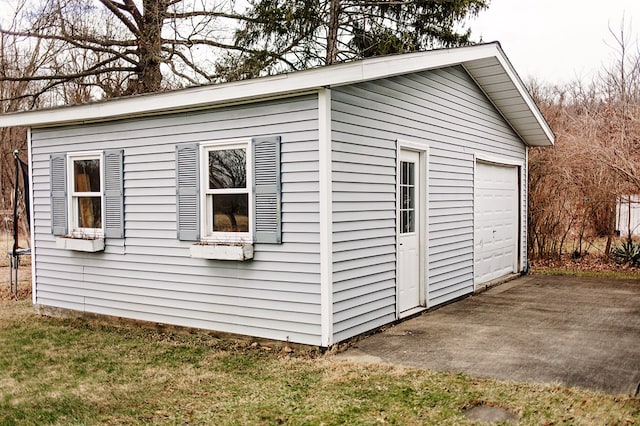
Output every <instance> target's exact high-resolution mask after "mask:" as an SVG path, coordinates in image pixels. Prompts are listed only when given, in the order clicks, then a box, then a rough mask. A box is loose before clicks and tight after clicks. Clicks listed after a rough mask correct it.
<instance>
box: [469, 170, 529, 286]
mask: <svg viewBox="0 0 640 426" xmlns="http://www.w3.org/2000/svg"><path fill="white" fill-rule="evenodd" d="M518 198H519V191H518V168H517V167H513V166H501V165H495V164H487V163H480V162H479V163H477V165H476V185H475V197H474V201H475V208H474V214H475V248H474V253H475V282H476V285H478V284H482V283H484V282H487V281H491V280H493V279H495V278H499V277H501V276H504V275H507V274H510V273H513V272H515V269H516V267H517V256H518V234H519V231H518V219H519V216H520V215H519V208H518V206H519V203H518Z"/></svg>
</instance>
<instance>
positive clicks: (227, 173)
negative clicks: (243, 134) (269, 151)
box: [200, 141, 253, 242]
mask: <svg viewBox="0 0 640 426" xmlns="http://www.w3.org/2000/svg"><path fill="white" fill-rule="evenodd" d="M200 158H201V173H202V176H201V184H200V188H202V191H201V206H202V208H201V212H202V218H201V221H200V224H201V236H202V239H203V240H205V241H214V242H251V240H252V237H251V236H252V229H251V228H252V214H253V196H252V194H251V182H252V179H251V170H252V168H251V150H250V141H231V142H222V143H215V144H206V145H202V146H201V156H200Z"/></svg>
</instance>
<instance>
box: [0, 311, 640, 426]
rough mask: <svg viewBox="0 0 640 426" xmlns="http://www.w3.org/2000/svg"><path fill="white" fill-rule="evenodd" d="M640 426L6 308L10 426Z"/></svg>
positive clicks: (541, 403)
mask: <svg viewBox="0 0 640 426" xmlns="http://www.w3.org/2000/svg"><path fill="white" fill-rule="evenodd" d="M477 405H491V406H499V407H503V408H506V409H508V410H510V411H511V412H513V413H515V414H516V415H518V416H519V418H520V424H535V425H538V424H640V399H638V398H630V397H626V396H620V395H618V396H614V395H607V394H602V393H597V392H592V391H587V390H582V389H575V388H566V387H563V386H559V385H552V384H550V385H534V384H525V383H507V382H499V381H493V380H485V379H477V378H473V377H469V376H466V375H463V374H445V373H434V372H430V371H422V370H416V369H409V368H400V367H391V366H383V365H374V364H356V363H349V362H346V361H340V360H336V359H335V358H334V357H333V356H332V355H331V354H324V355H321V354H320V353H318V352H317V351H314V350H311V349H306V350H305V349H303V348H296V350H295V352H293V353H288V351H284V350H282V347H281V346H279V345H277V344H274V345H273V346H272V347H264V346H261V345H256V344H253V345H251V343H250V342H241V341H234V340H229V339H219V338H215V337H213V336H212V335H209V334H207V333H205V332H194V333H191V334H189V333H186V332H185V333H180V334H176V333H169V332H163V333H161V332H158V331H155V330H149V329H143V328H139V327H134V326H131V327H122V326H118V325H116V324H113V323H106V322H102V321H98V320H78V319H74V320H70V319H57V318H46V317H39V316H37V315H35V314H33V313H32V310H31V305H30V301H19V302H15V301H0V424H1V425H12V424H19V425H30V424H33V425H35V424H37V425H42V424H60V425H68V424H74V425H75V424H117V425H121V424H238V425H244V424H310V425H320V424H326V425H331V424H362V425H365V424H456V425H457V424H470V423H471V422H470V421H469V420H467V419H466V417H465V415H464V411H465V409H468V408H471V407H474V406H477Z"/></svg>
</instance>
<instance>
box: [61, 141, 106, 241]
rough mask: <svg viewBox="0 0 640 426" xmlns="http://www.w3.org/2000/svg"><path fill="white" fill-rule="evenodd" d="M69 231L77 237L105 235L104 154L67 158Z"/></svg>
mask: <svg viewBox="0 0 640 426" xmlns="http://www.w3.org/2000/svg"><path fill="white" fill-rule="evenodd" d="M67 161H68V165H67V173H68V177H67V182H68V183H69V190H68V193H69V199H68V202H69V205H68V209H69V215H68V217H69V230H70V232H69V233H70V235H72V236H73V237H79V238H82V237H90V238H97V237H102V236H103V235H104V232H103V228H104V227H103V223H104V209H103V205H104V182H103V170H102V168H103V158H102V154H101V153H88V154H74V155H69V156H68V157H67Z"/></svg>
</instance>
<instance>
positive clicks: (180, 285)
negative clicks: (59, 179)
mask: <svg viewBox="0 0 640 426" xmlns="http://www.w3.org/2000/svg"><path fill="white" fill-rule="evenodd" d="M317 105H318V101H317V96H314V95H309V96H300V97H297V98H288V99H282V100H273V101H268V102H262V103H255V104H251V105H246V106H234V107H225V108H220V109H213V110H209V111H203V112H185V113H176V114H172V115H166V116H159V117H149V118H140V119H130V120H126V121H114V122H109V123H103V124H87V125H82V126H67V127H58V128H51V129H44V130H40V129H34V130H32V161H33V163H32V166H33V168H32V173H33V190H34V200H33V201H34V222H35V229H34V235H35V252H36V258H35V275H36V300H35V302H36V303H37V304H41V305H45V306H53V307H62V308H68V309H73V310H78V311H83V312H92V313H99V314H107V315H115V316H122V317H127V318H134V319H140V320H147V321H154V322H164V323H170V324H175V325H183V326H190V327H201V328H207V329H213V330H218V331H222V332H230V333H239V334H246V335H253V336H258V337H264V338H273V339H278V340H290V341H295V342H300V343H307V344H312V345H319V344H320V343H321V342H320V285H319V253H320V248H319V236H318V233H319V216H318V204H319V202H318V184H317V181H318V142H317V138H318V111H317ZM263 136H264V137H267V136H280V137H281V140H282V142H281V161H282V163H281V179H282V183H281V188H282V194H281V197H282V224H281V226H282V243H281V244H258V243H255V244H254V245H255V253H254V259H253V260H252V261H248V262H223V261H212V260H205V259H194V258H191V257H190V256H189V247H190V245H191V244H193V242H192V241H179V240H178V239H177V237H176V225H177V224H176V165H175V161H176V145H177V144H188V143H207V142H215V141H220V140H229V139H246V138H254V137H263ZM80 146H81V147H83V149H87V150H92V151H102V150H108V149H112V148H124V195H125V198H124V208H125V210H124V211H125V215H124V224H125V238H123V239H115V238H109V237H107V238H106V239H105V251H104V252H102V253H83V252H72V251H67V250H59V249H57V248H56V245H55V239H54V237H53V236H52V235H51V206H50V180H49V165H50V160H49V159H50V156H51V155H52V154H63V153H67V152H74V151H77V150H78V149H77V147H80Z"/></svg>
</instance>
